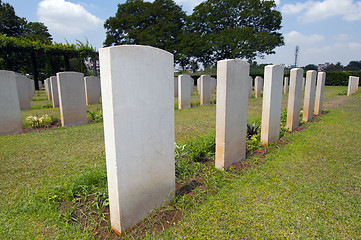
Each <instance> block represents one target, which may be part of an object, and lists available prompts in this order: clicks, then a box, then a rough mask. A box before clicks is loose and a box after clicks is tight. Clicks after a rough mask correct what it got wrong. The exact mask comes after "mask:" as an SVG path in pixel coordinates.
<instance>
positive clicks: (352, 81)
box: [347, 76, 359, 96]
mask: <svg viewBox="0 0 361 240" xmlns="http://www.w3.org/2000/svg"><path fill="white" fill-rule="evenodd" d="M358 85H359V77H355V76H350V77H349V80H348V89H347V96H350V95H352V94H354V93H356V92H357V91H358Z"/></svg>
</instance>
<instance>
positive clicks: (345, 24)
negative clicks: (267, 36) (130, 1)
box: [3, 0, 361, 66]
mask: <svg viewBox="0 0 361 240" xmlns="http://www.w3.org/2000/svg"><path fill="white" fill-rule="evenodd" d="M3 2H6V3H9V4H11V5H12V6H13V7H14V9H15V13H16V15H17V16H19V17H25V18H26V19H27V20H28V21H31V22H43V23H44V24H45V25H46V26H47V27H48V29H49V33H50V34H51V35H52V37H53V40H54V41H55V42H63V43H65V42H66V41H68V42H69V43H76V40H79V41H81V42H85V41H86V39H88V41H89V43H90V44H91V45H92V46H94V47H95V48H97V49H99V48H101V47H103V42H104V40H105V36H106V31H105V29H104V27H103V25H104V21H105V20H106V19H108V18H109V17H111V16H114V15H115V13H116V11H117V8H118V7H117V6H118V4H122V3H124V2H125V0H118V1H115V0H102V1H100V0H87V1H85V0H3ZM175 2H176V3H177V4H179V5H181V6H182V8H183V10H184V11H186V13H187V14H191V13H192V10H193V8H194V7H195V6H196V5H198V4H199V3H201V2H202V1H201V0H175ZM275 2H276V4H277V7H276V9H277V10H278V11H280V12H281V13H282V28H281V30H280V32H281V33H282V34H283V36H284V39H285V45H284V46H282V47H278V48H276V49H275V51H276V54H272V55H267V56H265V57H264V58H263V59H261V58H257V59H256V61H257V62H258V63H273V64H285V65H286V66H289V65H293V64H294V63H295V49H296V46H299V55H298V62H297V66H305V65H307V64H316V65H317V64H322V63H326V62H329V63H337V62H341V64H343V65H347V64H348V63H349V62H350V61H354V60H356V61H359V60H361V0H276V1H275Z"/></svg>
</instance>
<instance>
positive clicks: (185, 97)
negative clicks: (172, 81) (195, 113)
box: [178, 75, 192, 109]
mask: <svg viewBox="0 0 361 240" xmlns="http://www.w3.org/2000/svg"><path fill="white" fill-rule="evenodd" d="M191 80H192V78H191V77H190V76H189V75H180V76H178V108H179V109H184V108H190V107H191V95H190V94H189V88H190V86H191Z"/></svg>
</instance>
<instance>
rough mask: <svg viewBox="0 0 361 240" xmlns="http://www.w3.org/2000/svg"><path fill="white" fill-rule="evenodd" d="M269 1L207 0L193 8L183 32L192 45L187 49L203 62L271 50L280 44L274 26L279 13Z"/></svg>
mask: <svg viewBox="0 0 361 240" xmlns="http://www.w3.org/2000/svg"><path fill="white" fill-rule="evenodd" d="M275 6H276V5H275V3H274V2H273V1H260V0H241V1H239V0H227V1H221V0H208V1H205V2H202V3H201V4H199V5H198V6H196V7H195V8H194V12H193V14H192V15H191V16H190V19H189V25H188V26H187V30H188V32H187V33H192V36H193V39H192V40H193V41H195V42H196V44H195V46H196V47H194V48H193V49H192V50H191V51H190V53H188V54H191V55H192V56H194V57H196V58H197V59H198V61H200V62H202V63H203V65H205V66H214V65H215V63H216V61H218V60H222V59H233V58H246V59H254V58H255V57H256V56H260V57H262V56H263V55H264V54H273V53H274V48H275V47H278V46H282V45H283V44H284V42H283V37H282V35H281V33H279V32H278V30H279V29H280V28H281V20H282V17H281V13H280V12H278V11H277V10H275Z"/></svg>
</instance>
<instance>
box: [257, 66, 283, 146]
mask: <svg viewBox="0 0 361 240" xmlns="http://www.w3.org/2000/svg"><path fill="white" fill-rule="evenodd" d="M283 72H284V68H283V66H281V65H268V66H266V67H265V71H264V88H263V106H262V126H261V143H262V145H263V146H267V145H269V144H270V143H272V142H273V141H275V140H277V139H278V138H279V135H280V123H281V107H282V82H283Z"/></svg>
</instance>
